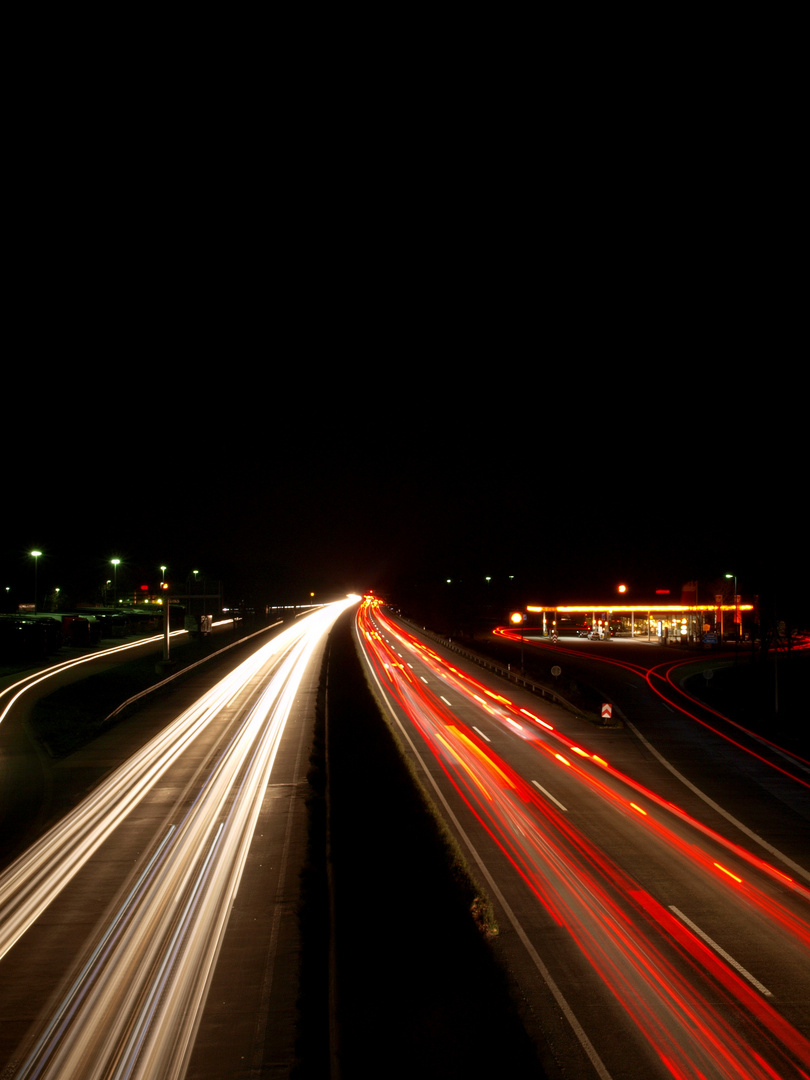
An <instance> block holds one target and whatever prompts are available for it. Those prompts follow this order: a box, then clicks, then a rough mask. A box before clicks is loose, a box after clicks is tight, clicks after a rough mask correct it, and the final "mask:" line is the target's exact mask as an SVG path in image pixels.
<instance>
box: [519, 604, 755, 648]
mask: <svg viewBox="0 0 810 1080" xmlns="http://www.w3.org/2000/svg"><path fill="white" fill-rule="evenodd" d="M526 612H527V614H528V615H529V617H531V616H533V615H539V616H540V626H541V628H542V633H543V635H544V636H546V637H548V636H554V635H556V636H559V635H566V634H567V635H571V634H578V635H579V636H581V637H591V638H599V639H601V640H607V639H609V638H611V637H614V636H616V635H619V636H621V637H628V638H631V639H633V640H646V641H657V642H660V643H662V644H666V643H670V644H674V643H676V642H683V643H688V644H699V643H703V644H717V643H719V642H722V641H741V640H743V639H744V638H745V637H746V635H749V636H750V629H751V626H752V624H753V618H752V613H753V612H754V605H753V604H743V603H742V602H741V598H740V596H739V595H738V594H735V595H734V597H733V602H732V603H727V602H724V600H723V597H722V596H721V595H719V594H718V595H716V596H715V597H714V598H713V602H709V601H707V602H706V603H686V602H683V601H682V602H681V603H680V604H673V603H670V602H668V598H667V596H666V594H663V595H659V596H656V597H654V598H652V599H650V600H649V601H644V602H640V603H635V604H616V603H613V602H609V603H606V602H604V601H601V600H600V601H592V602H588V603H580V604H556V605H552V606H546V605H542V604H527V605H526ZM746 617H747V618H746ZM746 624H747V625H746ZM526 629H527V631H528V630H529V627H528V626H527V627H526Z"/></svg>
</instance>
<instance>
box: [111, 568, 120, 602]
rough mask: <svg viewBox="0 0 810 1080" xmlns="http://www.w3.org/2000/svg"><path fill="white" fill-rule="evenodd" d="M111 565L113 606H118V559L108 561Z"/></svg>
mask: <svg viewBox="0 0 810 1080" xmlns="http://www.w3.org/2000/svg"><path fill="white" fill-rule="evenodd" d="M110 562H111V563H112V565H113V604H114V605H116V606H117V605H118V564H119V563H120V562H121V560H120V559H110Z"/></svg>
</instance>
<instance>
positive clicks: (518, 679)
mask: <svg viewBox="0 0 810 1080" xmlns="http://www.w3.org/2000/svg"><path fill="white" fill-rule="evenodd" d="M400 618H401V619H402V622H406V623H408V625H409V626H412V627H413V628H414V630H416V631H418V632H419V633H420V634H423V635H424V636H425V637H428V638H430V640H431V641H434V642H435V643H436V644H437V645H441V646H442V648H445V649H450V650H451V651H452V652H454V653H458V655H459V656H463V657H464V658H465V660H470V661H472V663H474V664H477V665H478V666H479V667H482V668H486V669H487V670H488V671H492V672H493V673H494V674H495V675H499V676H500V677H501V678H502V679H506V680H507V681H508V682H513V683H515V685H516V686H522V687H523V688H524V689H525V690H529V691H530V692H531V693H532V694H537V695H538V696H539V697H542V698H545V699H546V700H547V701H551V702H553V703H554V704H555V705H559V706H560V707H561V708H563V709H568V711H569V712H572V713H573V714H574V715H575V716H579V717H581V716H582V715H583V710H582V709H579V708H577V707H576V706H575V705H572V704H571V702H570V701H568V699H567V698H564V697H563V696H562V694H558V693H557V691H556V690H551V689H550V688H549V687H548V686H544V685H543V684H542V683H538V682H535V681H534V679H530V678H528V677H527V676H526V675H522V674H521V673H519V672H517V671H513V670H512V668H511V667H507V668H505V667H503V666H502V665H501V664H496V663H495V661H494V660H492V659H491V658H490V657H488V656H482V655H481V654H480V653H476V652H473V651H472V649H466V648H462V646H461V645H458V644H456V642H455V641H453V639H452V638H448V637H444V636H443V635H442V634H435V633H434V632H433V631H432V630H428V629H426V628H425V627H424V626H417V624H416V623H413V622H411V621H410V620H409V619H404V618H402V616H400Z"/></svg>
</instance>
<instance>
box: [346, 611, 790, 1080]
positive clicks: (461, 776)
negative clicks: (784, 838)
mask: <svg viewBox="0 0 810 1080" xmlns="http://www.w3.org/2000/svg"><path fill="white" fill-rule="evenodd" d="M357 633H358V640H359V641H360V643H361V644H362V648H363V651H364V654H365V657H366V659H367V662H368V666H369V670H370V672H371V674H372V676H373V678H374V680H375V681H376V683H377V685H378V687H379V690H380V692H381V694H382V695H383V696H384V698H385V701H386V703H387V709H388V711H389V714H390V719H391V722H392V724H394V725H395V727H396V728H397V729H398V730H399V731H400V734H401V737H402V739H403V741H404V743H405V745H406V747H407V748H408V753H409V754H410V755H411V756H412V758H413V760H414V762H415V763H416V765H417V768H418V769H419V770H421V773H422V775H423V777H424V779H425V783H426V785H427V786H428V787H429V790H430V791H431V793H432V795H433V798H434V800H435V801H436V803H437V805H438V806H439V807H440V808H441V811H442V813H443V814H444V815H445V816H446V818H447V820H448V823H449V824H450V827H451V828H452V829H453V830H454V831H455V833H456V835H457V836H458V838H459V839H460V841H461V843H462V845H463V846H464V847H465V848H466V850H467V852H468V856H469V859H470V862H471V864H472V867H473V870H474V872H475V873H476V874H478V875H479V876H480V877H481V878H482V879H483V882H484V884H485V886H486V887H487V888H488V889H489V891H490V893H491V895H492V896H493V898H494V900H495V903H496V910H497V911H498V913H499V918H500V922H501V926H502V937H503V942H502V948H503V950H504V953H505V955H506V956H507V957H508V960H509V962H510V964H511V965H512V967H513V970H514V972H515V973H516V977H517V979H518V981H519V983H520V985H521V989H522V991H523V993H524V994H525V997H526V999H527V1001H529V1002H530V1010H529V1012H530V1013H531V1014H532V1015H533V1017H534V1020H535V1022H536V1023H537V1024H538V1025H539V1026H540V1027H542V1029H543V1031H542V1036H540V1035H538V1042H539V1043H541V1044H542V1053H543V1055H544V1057H545V1061H546V1064H547V1067H548V1068H549V1071H550V1072H552V1073H553V1071H554V1069H555V1068H557V1067H559V1070H560V1074H561V1075H566V1076H569V1077H571V1076H573V1077H591V1076H594V1077H597V1076H598V1077H600V1078H602V1080H609V1078H614V1080H618V1078H619V1077H622V1078H638V1080H651V1078H659V1077H660V1078H671V1077H677V1078H684V1080H685V1078H695V1080H698V1078H721V1080H732V1078H733V1080H743V1078H751V1080H766V1078H768V1080H788V1078H793V1077H808V1076H810V851H805V852H804V853H802V850H801V848H800V847H799V848H798V849H797V848H796V847H795V846H794V847H793V849H792V850H790V851H789V852H786V851H782V850H780V848H779V846H778V843H776V842H774V841H776V840H778V837H779V835H780V825H779V822H780V821H781V822H782V829H783V832H784V833H787V831H788V829H789V828H790V826H791V825H792V824H795V823H796V822H797V821H801V822H802V823H803V826H802V827H803V828H804V829H805V830H806V829H807V827H808V817H807V815H808V800H807V794H808V790H810V787H809V786H808V784H809V782H810V776H808V773H807V771H806V770H807V766H806V763H804V762H802V761H801V760H800V759H797V758H795V757H793V756H791V755H789V754H786V753H785V752H779V753H776V754H774V755H773V757H771V755H770V754H769V755H765V754H755V753H752V752H751V749H752V748H751V747H750V746H749V745H743V740H742V739H737V740H734V741H729V740H728V739H725V738H723V736H722V735H720V734H719V733H718V732H716V731H712V732H710V733H709V734H710V735H711V739H712V740H715V741H713V742H712V741H709V742H706V743H705V744H703V750H704V752H706V753H707V755H708V756H709V757H711V755H712V754H713V753H716V754H717V755H718V757H717V760H715V762H714V763H712V761H708V762H702V763H701V764H700V768H699V769H698V770H697V771H696V772H695V773H694V774H693V775H690V773H691V764H692V763H691V760H687V759H683V758H682V757H679V753H680V754H683V752H684V747H687V748H688V752H689V755H690V757H691V754H692V752H693V747H695V746H700V745H701V739H703V738H704V736H705V735H706V734H707V732H708V729H707V728H705V726H704V725H703V724H701V723H700V722H696V721H694V720H692V719H691V717H687V718H686V719H685V720H684V723H687V721H688V723H690V724H691V728H690V732H691V735H690V738H691V740H692V741H691V742H689V743H685V742H682V743H677V740H676V739H675V736H674V734H673V730H672V729H671V728H670V729H668V730H667V732H666V737H665V738H664V739H662V741H661V744H660V746H657V745H656V731H657V728H656V726H655V724H654V723H652V724H650V723H648V724H647V725H646V727H645V732H646V733H642V731H641V730H640V728H639V727H636V726H634V725H633V724H632V717H631V716H629V715H628V717H627V720H628V722H627V724H625V725H624V726H623V727H622V728H620V729H618V728H617V729H613V730H604V729H599V728H596V727H593V726H591V725H588V724H586V723H585V722H584V721H581V720H577V719H576V718H575V717H572V716H570V715H568V714H566V713H563V712H561V711H559V710H553V709H551V708H549V707H548V706H544V705H543V704H542V703H540V702H538V700H537V699H533V698H532V697H530V696H529V695H528V694H524V693H522V692H520V691H518V690H516V689H512V688H507V687H506V686H505V685H504V684H498V683H497V681H496V680H495V679H493V678H492V677H487V676H485V675H483V674H482V673H481V672H480V671H478V672H476V671H475V670H474V669H473V668H472V667H471V666H469V665H466V664H465V663H463V662H462V661H461V660H459V659H458V658H454V657H453V655H452V654H450V653H446V652H445V651H444V650H443V649H442V648H441V647H440V646H438V645H435V644H432V643H431V642H430V641H428V640H425V639H423V638H420V637H419V636H418V635H416V634H414V632H413V630H412V628H410V627H409V626H407V625H406V624H404V623H402V622H401V621H399V620H397V619H395V618H393V617H392V616H391V615H390V614H389V613H387V612H386V611H385V610H384V609H382V608H381V607H380V606H379V605H378V604H377V603H376V602H364V604H363V605H362V606H361V608H360V609H359V611H358V619H357ZM636 674H637V675H638V677H639V678H643V677H644V675H643V674H642V673H641V672H637V673H636ZM669 696H670V701H669V702H668V703H667V705H666V707H665V708H666V713H665V714H664V715H667V716H668V717H671V716H674V715H675V711H676V710H677V709H678V705H679V704H683V702H680V703H675V702H674V701H673V698H674V695H673V694H670V695H669ZM649 708H650V706H649V703H646V704H645V709H649ZM629 711H632V710H629ZM646 719H647V720H649V714H648V715H647V716H646ZM715 719H716V724H717V725H719V720H718V719H717V718H715ZM664 726H665V725H664V724H663V723H662V725H661V727H662V729H663V727H664ZM721 745H722V750H720V749H719V748H718V747H719V746H721ZM759 745H760V749H761V744H759ZM678 747H679V748H680V749H679V750H678ZM670 754H671V755H672V756H671V757H668V755H670ZM709 780H711V786H710V787H709V783H708V781H709ZM704 781H706V783H705V784H704V785H703V787H704V788H706V790H703V789H702V788H701V787H700V786H699V784H700V783H703V782H704ZM741 787H742V788H743V791H742V794H741V792H740V788H741ZM726 793H729V800H730V801H732V802H733V804H734V805H733V812H731V811H729V810H727V809H726V807H725V806H724V805H723V804H724V801H725V798H726ZM746 803H747V804H748V805H750V806H751V808H752V813H751V817H750V822H751V823H749V821H747V820H746V813H745V806H746ZM763 805H764V809H763ZM765 820H767V822H768V825H769V828H770V830H771V837H772V838H771V839H764V838H763V837H762V836H760V835H759V834H758V833H757V832H756V829H755V828H754V827H753V825H754V824H756V825H759V824H760V823H761V822H762V821H765ZM752 823H753V824H752ZM794 831H795V830H794Z"/></svg>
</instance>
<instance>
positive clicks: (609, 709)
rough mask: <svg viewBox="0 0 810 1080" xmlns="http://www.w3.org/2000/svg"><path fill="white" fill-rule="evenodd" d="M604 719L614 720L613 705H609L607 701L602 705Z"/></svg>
mask: <svg viewBox="0 0 810 1080" xmlns="http://www.w3.org/2000/svg"><path fill="white" fill-rule="evenodd" d="M602 719H603V720H612V719H613V706H612V705H609V704H608V703H607V702H605V703H604V705H603V706H602Z"/></svg>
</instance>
